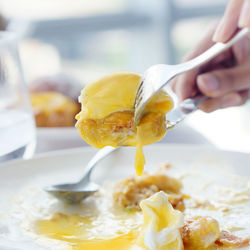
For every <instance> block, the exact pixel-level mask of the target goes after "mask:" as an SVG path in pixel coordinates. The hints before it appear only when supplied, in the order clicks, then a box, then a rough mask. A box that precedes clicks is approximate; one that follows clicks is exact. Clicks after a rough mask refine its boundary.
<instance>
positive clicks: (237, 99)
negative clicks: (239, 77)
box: [221, 93, 241, 108]
mask: <svg viewBox="0 0 250 250" xmlns="http://www.w3.org/2000/svg"><path fill="white" fill-rule="evenodd" d="M240 104H241V96H240V95H238V94H236V93H232V94H228V95H226V96H225V97H223V99H222V103H221V107H222V108H227V107H231V106H237V105H240Z"/></svg>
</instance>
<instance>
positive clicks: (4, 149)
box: [0, 31, 36, 162]
mask: <svg viewBox="0 0 250 250" xmlns="http://www.w3.org/2000/svg"><path fill="white" fill-rule="evenodd" d="M35 142H36V134H35V123H34V118H33V114H32V108H31V104H30V97H29V91H28V88H27V86H26V84H25V82H24V77H23V72H22V68H21V63H20V58H19V54H18V39H17V35H16V34H15V33H14V32H13V33H12V32H8V31H1V32H0V162H3V161H6V160H10V159H15V158H19V157H21V158H30V157H32V155H33V153H34V150H35Z"/></svg>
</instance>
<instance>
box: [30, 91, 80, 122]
mask: <svg viewBox="0 0 250 250" xmlns="http://www.w3.org/2000/svg"><path fill="white" fill-rule="evenodd" d="M31 103H32V108H33V112H34V115H35V120H36V126H37V127H70V126H74V125H75V123H76V120H75V115H76V113H77V112H78V111H79V105H78V104H76V103H75V102H74V101H72V100H71V99H69V98H68V97H67V96H64V95H62V94H60V93H57V92H45V93H37V94H31Z"/></svg>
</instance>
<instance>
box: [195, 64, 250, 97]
mask: <svg viewBox="0 0 250 250" xmlns="http://www.w3.org/2000/svg"><path fill="white" fill-rule="evenodd" d="M249 68H250V63H248V64H244V65H241V66H238V67H234V68H230V69H220V70H214V71H211V72H209V73H205V74H202V75H199V76H198V77H197V85H198V88H199V90H200V91H201V92H202V93H203V94H204V95H206V96H209V97H216V98H217V97H221V96H224V95H225V94H228V93H231V92H234V91H237V92H238V91H242V90H245V89H250V71H249Z"/></svg>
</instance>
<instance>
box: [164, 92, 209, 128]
mask: <svg viewBox="0 0 250 250" xmlns="http://www.w3.org/2000/svg"><path fill="white" fill-rule="evenodd" d="M207 99H208V97H207V96H202V95H198V96H196V97H193V98H188V99H186V100H184V101H183V102H181V103H180V104H179V105H178V107H176V108H175V109H173V110H171V111H170V112H169V113H168V114H167V129H172V128H174V127H175V126H176V125H177V124H178V123H179V122H181V121H183V120H184V119H185V118H186V116H187V115H189V114H191V113H193V112H194V111H196V110H197V109H198V106H199V105H200V104H201V103H203V102H205V101H206V100H207Z"/></svg>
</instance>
